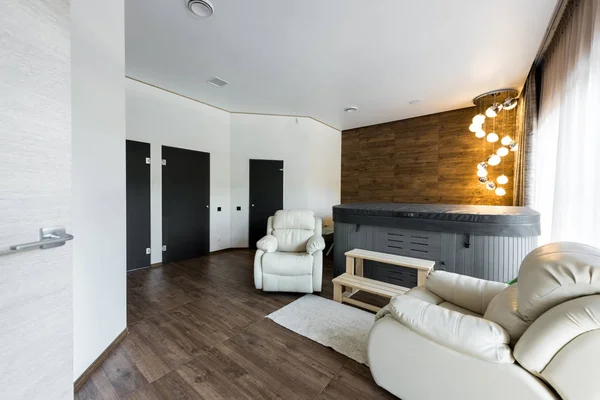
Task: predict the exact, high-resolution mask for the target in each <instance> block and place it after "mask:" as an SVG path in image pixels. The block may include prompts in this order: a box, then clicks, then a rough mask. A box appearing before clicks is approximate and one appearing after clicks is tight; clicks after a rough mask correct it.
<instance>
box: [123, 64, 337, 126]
mask: <svg viewBox="0 0 600 400" xmlns="http://www.w3.org/2000/svg"><path fill="white" fill-rule="evenodd" d="M125 78H126V79H129V80H132V81H134V82H138V83H141V84H143V85H146V86H150V87H153V88H155V89H158V90H162V91H164V92H167V93H171V94H174V95H175V96H179V97H183V98H184V99H188V100H191V101H194V102H196V103H200V104H203V105H205V106H208V107H212V108H215V109H217V110H220V111H225V112H228V113H230V114H245V115H265V116H268V117H288V118H308V119H312V120H313V121H315V122H318V123H320V124H323V125H325V126H328V127H330V128H331V129H335V130H336V131H339V132H341V131H342V130H341V129H339V128H336V127H335V126H331V125H329V124H326V123H325V122H323V121H320V120H318V119H316V118H313V117H310V116H308V115H292V114H266V113H251V112H244V111H231V110H226V109H224V108H221V107H217V106H215V105H212V104H209V103H205V102H203V101H200V100H198V99H194V98H193V97H189V96H186V95H183V94H181V93H177V92H174V91H172V90H169V89H165V88H163V87H160V86H156V85H153V84H152V83H148V82H145V81H142V80H139V79H136V78H133V77H131V76H127V75H125Z"/></svg>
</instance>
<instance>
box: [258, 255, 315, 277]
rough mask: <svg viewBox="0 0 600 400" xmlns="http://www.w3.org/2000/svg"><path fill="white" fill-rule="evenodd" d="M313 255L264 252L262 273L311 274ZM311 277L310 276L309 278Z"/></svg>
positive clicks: (284, 274) (283, 274)
mask: <svg viewBox="0 0 600 400" xmlns="http://www.w3.org/2000/svg"><path fill="white" fill-rule="evenodd" d="M312 269H313V256H311V255H310V254H308V253H280V252H275V253H265V254H264V255H263V256H262V271H263V273H264V274H273V275H282V276H299V275H312ZM311 279H312V278H311Z"/></svg>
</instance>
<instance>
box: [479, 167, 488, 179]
mask: <svg viewBox="0 0 600 400" xmlns="http://www.w3.org/2000/svg"><path fill="white" fill-rule="evenodd" d="M487 174H488V172H487V169H478V170H477V176H478V177H480V178H481V177H484V176H487Z"/></svg>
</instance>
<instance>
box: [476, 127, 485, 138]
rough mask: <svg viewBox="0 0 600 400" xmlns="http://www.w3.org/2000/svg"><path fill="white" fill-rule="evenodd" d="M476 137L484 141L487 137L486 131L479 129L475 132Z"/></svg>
mask: <svg viewBox="0 0 600 400" xmlns="http://www.w3.org/2000/svg"><path fill="white" fill-rule="evenodd" d="M475 137H476V138H477V139H482V138H484V137H485V131H484V130H483V129H481V128H479V129H477V131H475Z"/></svg>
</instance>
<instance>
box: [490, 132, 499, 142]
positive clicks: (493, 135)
mask: <svg viewBox="0 0 600 400" xmlns="http://www.w3.org/2000/svg"><path fill="white" fill-rule="evenodd" d="M487 141H488V142H490V143H496V142H497V141H498V134H497V133H496V132H490V133H488V135H487Z"/></svg>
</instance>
